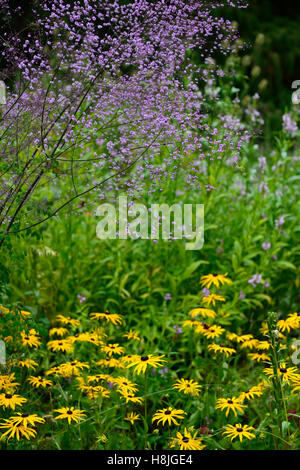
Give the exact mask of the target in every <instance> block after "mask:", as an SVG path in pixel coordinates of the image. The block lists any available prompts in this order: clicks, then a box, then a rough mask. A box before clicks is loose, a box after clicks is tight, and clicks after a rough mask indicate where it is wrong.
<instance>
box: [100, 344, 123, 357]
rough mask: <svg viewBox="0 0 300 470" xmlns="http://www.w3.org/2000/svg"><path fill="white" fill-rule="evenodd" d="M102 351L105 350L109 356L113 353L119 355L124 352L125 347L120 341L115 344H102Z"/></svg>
mask: <svg viewBox="0 0 300 470" xmlns="http://www.w3.org/2000/svg"><path fill="white" fill-rule="evenodd" d="M101 351H104V352H105V353H106V354H108V355H109V356H112V355H113V354H117V355H120V354H123V353H124V351H125V349H124V348H123V347H122V346H120V345H119V344H118V343H114V344H112V343H110V344H107V345H104V346H102V348H101Z"/></svg>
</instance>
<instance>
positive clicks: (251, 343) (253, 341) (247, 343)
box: [241, 338, 259, 350]
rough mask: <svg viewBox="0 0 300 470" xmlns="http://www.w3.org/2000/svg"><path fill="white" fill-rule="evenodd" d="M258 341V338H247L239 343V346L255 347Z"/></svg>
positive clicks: (243, 347)
mask: <svg viewBox="0 0 300 470" xmlns="http://www.w3.org/2000/svg"><path fill="white" fill-rule="evenodd" d="M258 343H259V341H258V339H255V338H251V339H248V340H246V341H244V342H243V343H242V344H241V348H242V349H246V348H249V349H251V350H252V349H254V348H256V347H257V344H258Z"/></svg>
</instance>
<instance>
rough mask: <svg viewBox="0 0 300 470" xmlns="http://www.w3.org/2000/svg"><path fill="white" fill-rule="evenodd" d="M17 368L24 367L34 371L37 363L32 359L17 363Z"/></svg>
mask: <svg viewBox="0 0 300 470" xmlns="http://www.w3.org/2000/svg"><path fill="white" fill-rule="evenodd" d="M18 364H19V366H21V367H26V368H27V369H33V370H34V369H35V368H36V367H37V366H38V363H37V362H35V361H33V360H32V359H24V361H19V362H18Z"/></svg>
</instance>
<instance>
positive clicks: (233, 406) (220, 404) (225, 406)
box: [215, 397, 245, 417]
mask: <svg viewBox="0 0 300 470" xmlns="http://www.w3.org/2000/svg"><path fill="white" fill-rule="evenodd" d="M215 408H216V410H218V409H221V411H224V410H226V413H225V414H226V417H227V416H228V415H229V412H230V411H232V412H233V414H234V416H237V412H239V413H242V414H243V413H244V410H243V408H245V405H243V404H242V403H241V400H240V398H235V397H232V398H219V399H218V400H217V401H216V406H215Z"/></svg>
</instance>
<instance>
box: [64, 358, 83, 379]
mask: <svg viewBox="0 0 300 470" xmlns="http://www.w3.org/2000/svg"><path fill="white" fill-rule="evenodd" d="M89 368H90V366H89V365H88V364H87V362H80V361H77V359H74V361H70V362H64V363H63V364H61V365H60V366H59V375H62V376H63V377H71V376H72V375H78V374H79V373H80V372H81V371H82V370H83V369H89Z"/></svg>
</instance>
